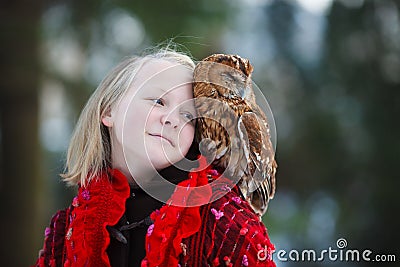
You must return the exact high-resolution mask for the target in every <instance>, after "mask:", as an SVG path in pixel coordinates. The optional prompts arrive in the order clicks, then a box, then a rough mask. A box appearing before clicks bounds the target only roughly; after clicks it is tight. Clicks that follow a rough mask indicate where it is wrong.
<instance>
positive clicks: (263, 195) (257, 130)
mask: <svg viewBox="0 0 400 267" xmlns="http://www.w3.org/2000/svg"><path fill="white" fill-rule="evenodd" d="M252 71H253V67H252V65H251V64H250V62H249V61H248V60H247V59H243V58H241V57H239V56H237V55H225V54H214V55H211V56H209V57H207V58H205V59H203V60H202V61H200V62H199V64H198V65H197V66H196V69H195V71H194V81H195V83H194V96H195V98H196V109H197V113H198V114H197V116H198V121H197V131H196V133H197V135H196V139H197V141H198V142H199V143H200V150H201V152H202V154H203V155H205V156H206V157H207V159H208V160H209V161H210V162H211V161H212V162H213V164H214V165H215V166H217V167H220V168H221V169H224V170H225V175H226V176H228V177H230V178H231V179H233V180H235V181H239V183H238V184H239V187H240V189H241V191H242V192H243V195H244V196H245V197H246V198H247V199H248V201H249V202H250V204H251V205H252V207H253V208H254V209H255V211H256V212H257V213H259V214H260V215H262V214H264V213H265V211H266V209H267V205H268V201H269V199H271V198H273V196H274V193H275V173H276V168H277V164H276V161H275V155H274V149H273V147H272V143H271V140H270V133H269V125H268V121H267V117H266V115H265V114H264V113H263V111H262V110H261V108H260V107H259V106H258V105H257V104H256V101H255V96H254V92H253V88H252V80H251V73H252Z"/></svg>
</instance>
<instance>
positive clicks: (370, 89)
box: [321, 0, 400, 253]
mask: <svg viewBox="0 0 400 267" xmlns="http://www.w3.org/2000/svg"><path fill="white" fill-rule="evenodd" d="M399 10H400V3H399V2H398V1H391V0H387V1H364V4H363V5H362V6H361V7H360V8H357V9H354V8H347V7H346V6H344V5H343V4H341V3H340V2H335V3H334V5H333V7H332V10H331V12H330V14H329V25H328V30H327V42H326V44H327V46H326V56H325V60H324V66H323V69H325V70H324V71H321V74H322V75H323V77H324V79H329V80H330V81H331V83H332V84H336V85H337V86H339V87H340V88H341V89H342V90H343V93H344V95H345V96H346V99H347V101H348V102H347V103H342V105H343V106H342V108H344V109H345V112H344V113H342V114H340V117H339V118H338V119H339V120H340V121H341V122H342V124H343V125H345V128H344V129H343V130H344V133H343V137H342V138H343V140H342V146H344V151H345V153H344V154H342V155H337V156H338V157H337V159H338V161H337V163H336V164H335V165H336V167H337V169H342V171H340V172H339V173H338V174H340V175H337V177H336V179H335V183H336V186H334V185H333V184H332V188H334V189H335V190H336V191H337V192H338V196H339V197H340V202H341V206H342V207H343V213H342V215H341V221H340V226H341V229H338V231H340V232H342V233H345V234H346V235H349V236H352V237H353V238H352V239H354V243H355V244H352V246H355V247H359V248H365V247H367V248H370V249H373V250H374V251H375V252H376V253H395V252H396V251H398V243H397V242H398V240H399V238H400V236H399V232H398V226H399V224H400V220H399V219H400V216H398V215H397V214H396V210H398V209H399V200H398V192H397V190H398V188H400V179H399V176H398V171H397V168H398V164H399V156H398V154H399V151H400V140H399V136H400V125H399V124H398V123H396V121H398V115H399V114H400V90H399V89H400V78H399V77H400V76H399V73H400V72H399V71H400V20H399V14H400V12H399ZM325 89H327V88H325ZM331 89H332V88H331ZM332 109H333V110H334V109H336V110H337V107H332ZM339 156H340V157H339ZM352 241H353V240H352Z"/></svg>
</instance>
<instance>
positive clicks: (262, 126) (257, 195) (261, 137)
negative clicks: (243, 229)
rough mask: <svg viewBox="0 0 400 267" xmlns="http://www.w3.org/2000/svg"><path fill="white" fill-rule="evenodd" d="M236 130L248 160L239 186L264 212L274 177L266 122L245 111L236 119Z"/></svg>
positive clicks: (260, 211)
mask: <svg viewBox="0 0 400 267" xmlns="http://www.w3.org/2000/svg"><path fill="white" fill-rule="evenodd" d="M238 131H239V134H240V138H241V139H242V143H243V150H244V152H245V156H246V158H247V162H248V168H249V169H248V176H247V181H243V182H244V183H245V184H244V185H243V186H242V187H241V188H242V189H244V190H243V191H245V192H243V193H244V194H245V195H246V198H249V200H250V204H251V205H252V206H253V208H254V209H255V210H256V211H258V213H260V215H262V214H264V213H265V211H266V209H267V206H268V201H269V199H270V198H272V196H273V191H274V185H273V183H274V182H275V180H274V178H273V177H272V173H271V165H272V162H271V161H272V160H273V154H272V155H271V152H272V151H271V146H270V143H269V133H268V128H267V125H266V123H264V122H263V121H262V119H261V118H258V116H257V115H256V114H255V113H253V112H245V113H244V114H243V115H242V116H241V117H240V119H239V121H238Z"/></svg>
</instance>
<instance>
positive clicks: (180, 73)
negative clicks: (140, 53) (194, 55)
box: [131, 59, 193, 93]
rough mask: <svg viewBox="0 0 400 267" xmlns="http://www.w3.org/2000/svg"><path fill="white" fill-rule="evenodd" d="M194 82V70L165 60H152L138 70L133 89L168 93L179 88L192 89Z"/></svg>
mask: <svg viewBox="0 0 400 267" xmlns="http://www.w3.org/2000/svg"><path fill="white" fill-rule="evenodd" d="M192 81H193V70H192V69H190V68H188V67H187V66H185V65H182V64H179V63H173V62H169V61H167V60H163V59H151V60H149V61H147V62H146V63H145V64H143V66H142V67H141V68H140V69H139V70H138V72H137V74H136V76H135V78H134V80H133V82H132V85H131V89H133V90H135V91H136V90H138V89H139V91H142V90H143V91H148V90H154V89H160V90H163V91H166V92H168V91H170V90H173V89H175V88H179V87H190V88H191V84H192ZM137 93H139V92H137Z"/></svg>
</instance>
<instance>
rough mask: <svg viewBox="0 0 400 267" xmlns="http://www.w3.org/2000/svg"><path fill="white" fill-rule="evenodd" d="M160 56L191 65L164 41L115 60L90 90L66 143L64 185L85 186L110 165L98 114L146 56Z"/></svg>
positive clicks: (125, 85) (115, 99) (107, 139)
mask: <svg viewBox="0 0 400 267" xmlns="http://www.w3.org/2000/svg"><path fill="white" fill-rule="evenodd" d="M152 59H162V60H167V61H170V62H172V63H177V64H182V65H184V66H186V67H188V68H190V69H192V70H193V69H194V67H195V65H194V62H193V60H192V59H191V57H190V56H188V55H187V54H185V53H183V52H177V51H176V46H173V47H172V48H171V45H168V46H167V47H164V48H158V49H157V51H155V52H151V53H149V51H147V54H146V55H144V56H132V57H129V58H127V59H125V60H123V61H122V62H121V63H119V64H118V65H117V66H116V67H115V68H114V69H113V70H111V71H110V72H109V73H108V74H107V76H106V77H105V78H104V79H103V80H102V81H101V83H100V85H99V86H98V87H97V89H96V90H95V91H94V92H93V94H92V95H91V97H90V98H89V100H88V102H87V103H86V105H85V107H84V108H83V110H82V113H81V115H80V117H79V119H78V122H77V124H76V126H75V129H74V132H73V134H72V138H71V141H70V144H69V147H68V152H67V160H66V165H65V172H64V173H63V174H61V177H62V178H63V180H64V181H65V182H66V183H67V184H68V185H77V184H79V183H80V184H81V185H82V186H83V187H85V186H86V185H87V184H88V183H89V182H90V181H91V180H92V179H93V178H94V177H97V176H99V174H100V173H101V172H103V171H104V170H106V169H107V168H110V167H111V141H110V135H109V132H108V128H107V127H106V126H104V125H103V124H102V122H101V119H102V117H103V116H104V115H105V114H106V113H107V112H108V111H109V110H110V109H111V108H112V107H113V106H114V105H115V104H117V103H118V102H119V100H120V99H121V98H122V96H123V95H124V94H125V92H126V91H127V90H128V88H129V87H130V85H131V83H132V81H133V80H134V78H135V75H136V74H137V73H138V71H139V70H140V68H141V67H142V65H143V64H144V63H145V62H147V61H148V60H152Z"/></svg>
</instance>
